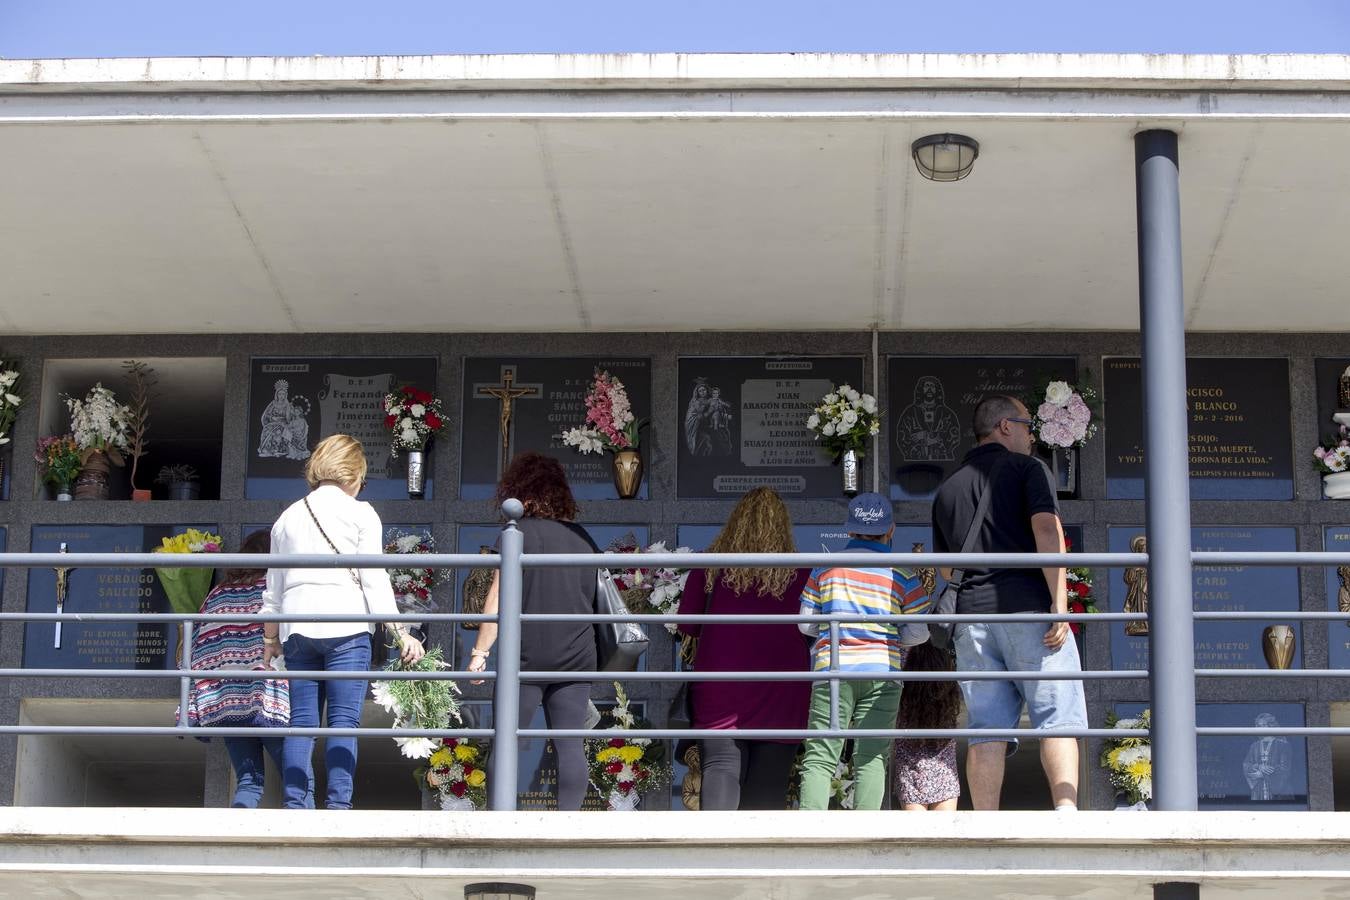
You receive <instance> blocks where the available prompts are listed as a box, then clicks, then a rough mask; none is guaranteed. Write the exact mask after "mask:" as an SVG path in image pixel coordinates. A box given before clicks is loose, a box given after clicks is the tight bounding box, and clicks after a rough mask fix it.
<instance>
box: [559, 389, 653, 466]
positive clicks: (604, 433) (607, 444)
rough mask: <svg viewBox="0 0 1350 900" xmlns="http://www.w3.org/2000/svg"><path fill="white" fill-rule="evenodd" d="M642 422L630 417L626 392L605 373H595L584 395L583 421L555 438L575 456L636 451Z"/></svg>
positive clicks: (643, 421)
mask: <svg viewBox="0 0 1350 900" xmlns="http://www.w3.org/2000/svg"><path fill="white" fill-rule="evenodd" d="M646 425H647V420H646V419H638V418H635V417H634V416H633V408H632V406H631V404H630V403H629V401H628V389H627V388H625V387H624V386H623V382H622V381H620V380H619V379H617V378H615V377H614V376H612V375H610V374H609V372H607V371H605V370H602V369H596V371H595V380H594V381H593V382H592V383H591V390H590V393H588V394H587V395H586V421H585V422H583V423H582V424H580V425H578V426H577V427H576V428H569V429H567V430H566V431H564V432H563V433H562V434H560V435H558V437H559V438H561V439H562V442H563V443H564V444H566V445H567V446H568V447H575V448H577V451H578V452H579V453H604V452H605V451H606V450H609V451H611V452H614V453H617V452H619V451H620V450H636V449H637V448H638V443H639V434H638V432H640V431H641V430H642V429H643V428H644V427H645V426H646Z"/></svg>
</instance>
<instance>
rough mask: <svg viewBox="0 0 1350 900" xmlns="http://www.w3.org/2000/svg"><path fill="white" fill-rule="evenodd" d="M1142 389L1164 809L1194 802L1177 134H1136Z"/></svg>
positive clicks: (1157, 770)
mask: <svg viewBox="0 0 1350 900" xmlns="http://www.w3.org/2000/svg"><path fill="white" fill-rule="evenodd" d="M1134 154H1135V155H1134V159H1135V196H1136V201H1137V204H1138V235H1139V326H1140V328H1139V330H1140V337H1141V343H1142V355H1141V365H1142V368H1143V386H1144V485H1145V489H1144V499H1145V530H1146V531H1147V533H1148V580H1149V615H1148V621H1149V629H1148V630H1149V675H1150V679H1151V680H1150V690H1151V693H1152V704H1153V735H1152V744H1153V759H1154V767H1153V787H1154V798H1155V805H1156V807H1157V808H1158V809H1162V810H1193V809H1195V808H1196V806H1197V791H1196V748H1195V740H1196V739H1195V619H1194V617H1193V609H1194V607H1193V604H1192V601H1191V504H1190V452H1189V444H1190V441H1189V437H1188V430H1187V415H1186V413H1187V409H1186V406H1187V404H1186V323H1185V317H1184V315H1183V308H1182V304H1183V296H1182V285H1181V199H1180V178H1179V175H1178V167H1177V136H1176V133H1175V132H1171V131H1145V132H1141V133H1140V134H1137V135H1135V138H1134Z"/></svg>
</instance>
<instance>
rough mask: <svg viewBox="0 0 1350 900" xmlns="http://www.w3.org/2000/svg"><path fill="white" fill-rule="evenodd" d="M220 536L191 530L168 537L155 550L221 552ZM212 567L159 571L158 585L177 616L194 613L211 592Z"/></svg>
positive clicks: (157, 551) (163, 551)
mask: <svg viewBox="0 0 1350 900" xmlns="http://www.w3.org/2000/svg"><path fill="white" fill-rule="evenodd" d="M220 545H221V540H220V535H218V534H210V533H209V532H205V531H198V530H197V529H196V528H189V529H187V531H184V532H183V533H182V534H175V535H173V536H172V537H166V538H164V539H163V540H162V541H161V542H160V546H158V547H156V548H155V550H154V552H156V553H219V552H220ZM214 571H215V569H213V568H197V567H191V568H187V567H185V568H172V569H169V568H162V569H161V568H156V569H155V574H156V575H158V576H159V583H160V584H162V585H163V586H164V594H165V596H167V597H168V598H169V608H170V609H171V610H172V611H173V612H176V613H181V614H184V615H186V614H188V613H195V612H197V611H198V610H199V609H201V606H202V601H203V600H205V599H206V594H207V592H209V591H210V590H211V575H212V573H213V572H214Z"/></svg>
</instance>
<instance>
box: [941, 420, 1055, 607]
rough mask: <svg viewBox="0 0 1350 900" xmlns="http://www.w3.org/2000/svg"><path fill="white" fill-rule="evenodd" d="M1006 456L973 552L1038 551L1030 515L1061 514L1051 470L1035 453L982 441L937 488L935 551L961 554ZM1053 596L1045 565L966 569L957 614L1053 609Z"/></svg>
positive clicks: (993, 487)
mask: <svg viewBox="0 0 1350 900" xmlns="http://www.w3.org/2000/svg"><path fill="white" fill-rule="evenodd" d="M1000 458H1002V459H1004V460H1005V461H1004V463H1003V469H1002V471H1001V472H999V476H998V481H997V482H995V483H994V484H993V485H992V486H991V487H990V490H992V491H993V492H994V493H993V494H992V495H991V496H990V498H989V514H988V515H987V516H986V517H985V522H984V527H983V528H981V529H980V533H979V535H978V536H977V537H976V538H975V546H974V547H972V548H971V551H970V552H972V553H1035V552H1036V535H1035V533H1034V532H1033V531H1032V530H1031V517H1032V516H1033V515H1035V514H1036V513H1042V512H1048V513H1054V514H1055V515H1059V503H1058V502H1057V501H1056V500H1055V491H1054V489H1053V488H1052V487H1051V484H1050V470H1049V469H1047V468H1046V466H1045V463H1043V462H1041V461H1040V460H1039V459H1037V458H1036V457H1034V456H1026V455H1024V454H1021V453H1013V452H1012V451H1010V450H1008V449H1007V448H1005V447H1004V446H1003V445H1001V444H996V443H988V444H980V445H979V446H977V447H975V448H974V449H973V450H971V451H970V452H969V453H967V454H966V458H965V459H964V460H963V461H962V463H961V468H959V469H957V470H956V471H955V472H953V473H952V475H951V477H950V478H948V479H947V480H946V481H944V482H943V483H942V487H940V488H938V492H937V497H935V498H934V499H933V550H934V552H936V553H959V552H960V551H961V544H962V542H963V541H964V540H965V537H966V532H967V531H969V530H970V523H971V521H972V520H974V518H975V507H976V506H978V505H979V502H980V492H981V491H982V490H983V489H984V486H985V485H986V484H987V483H988V481H989V470H990V469H992V468H993V466H994V462H995V461H996V460H998V459H1000ZM1052 600H1053V598H1052V597H1051V596H1050V589H1049V588H1048V587H1047V586H1046V584H1045V573H1044V572H1043V571H1042V570H1041V569H966V570H965V579H964V580H963V583H962V587H961V593H960V596H959V598H958V600H957V604H956V611H957V612H958V613H1018V612H1049V611H1050V604H1051V601H1052Z"/></svg>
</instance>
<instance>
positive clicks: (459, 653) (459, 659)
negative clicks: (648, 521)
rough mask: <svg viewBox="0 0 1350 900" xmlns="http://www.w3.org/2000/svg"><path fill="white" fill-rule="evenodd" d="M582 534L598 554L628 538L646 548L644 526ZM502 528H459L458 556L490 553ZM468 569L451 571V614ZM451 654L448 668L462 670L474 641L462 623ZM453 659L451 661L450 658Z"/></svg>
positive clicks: (460, 605)
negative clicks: (592, 542) (453, 581)
mask: <svg viewBox="0 0 1350 900" xmlns="http://www.w3.org/2000/svg"><path fill="white" fill-rule="evenodd" d="M582 527H584V528H585V529H586V533H587V534H589V535H590V536H591V540H592V541H595V545H596V546H597V547H599V548H600V549H601V550H602V551H603V550H604V549H605V548H606V547H608V546H609V544H610V542H611V541H615V540H618V539H620V538H623V537H625V536H628V535H631V536H632V538H633V540H635V541H636V542H637V543H639V544H641V545H642V546H643V547H646V546H647V545H648V543H650V542H649V540H648V533H649V532H648V528H647V526H646V525H583V526H582ZM501 533H502V529H501V526H499V525H461V526H459V534H458V550H457V551H456V552H458V553H479V552H484V553H486V552H493V548H494V547H496V545H497V539H498V537H499V536H500V535H501ZM469 571H470V570H469V569H457V570H456V571H455V612H457V613H460V612H464V581H465V580H466V579H467V578H468V577H469ZM454 634H455V637H454V644H455V647H454V653H453V654H451V652H450V649H449V648H447V650H446V657H447V659H449V661H450V662H451V664H452V665H456V666H458V667H460V668H464V667H465V666H467V665H468V664H469V651H470V650H472V649H473V644H474V641H475V640H477V638H478V632H477V630H473V629H469V628H465V627H463V623H457V624H456V625H455V627H454ZM650 653H651V651H650V649H649V650H648V652H647V653H644V654H642V656H641V658H640V659H639V660H638V670H639V671H645V670H646V668H647V657H648V656H649V655H650ZM451 657H453V658H451Z"/></svg>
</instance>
